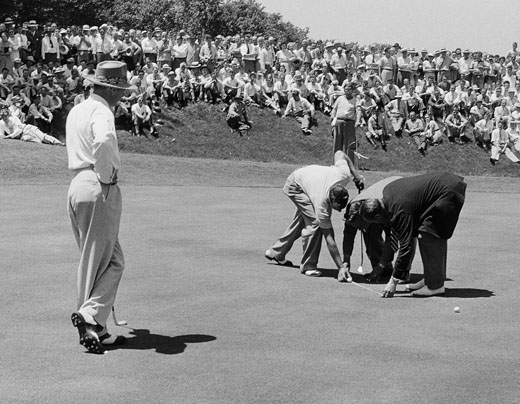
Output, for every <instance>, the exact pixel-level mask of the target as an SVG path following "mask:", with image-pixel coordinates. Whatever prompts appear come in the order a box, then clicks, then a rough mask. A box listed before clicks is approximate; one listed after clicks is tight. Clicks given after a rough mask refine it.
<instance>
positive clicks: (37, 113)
mask: <svg viewBox="0 0 520 404" xmlns="http://www.w3.org/2000/svg"><path fill="white" fill-rule="evenodd" d="M53 118H54V115H53V114H52V112H51V111H49V110H48V109H47V108H45V107H44V106H43V105H41V98H40V96H39V95H37V96H36V97H34V98H33V99H32V103H31V105H30V106H29V112H28V114H27V122H28V123H30V124H32V125H35V126H37V127H38V129H40V130H41V131H42V132H49V131H50V128H51V122H52V120H53Z"/></svg>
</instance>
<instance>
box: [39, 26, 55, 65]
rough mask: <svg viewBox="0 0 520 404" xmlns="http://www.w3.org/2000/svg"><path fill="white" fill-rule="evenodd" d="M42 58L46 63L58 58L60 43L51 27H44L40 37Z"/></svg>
mask: <svg viewBox="0 0 520 404" xmlns="http://www.w3.org/2000/svg"><path fill="white" fill-rule="evenodd" d="M41 52H42V58H43V60H44V61H45V63H46V64H49V62H56V61H58V60H59V59H60V45H59V43H58V38H56V36H55V35H54V33H53V30H52V28H51V27H46V28H45V31H44V35H43V38H42V49H41Z"/></svg>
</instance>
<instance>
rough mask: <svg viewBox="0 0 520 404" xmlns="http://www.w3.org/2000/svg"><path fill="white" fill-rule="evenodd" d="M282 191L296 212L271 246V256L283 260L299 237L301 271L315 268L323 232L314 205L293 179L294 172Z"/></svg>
mask: <svg viewBox="0 0 520 404" xmlns="http://www.w3.org/2000/svg"><path fill="white" fill-rule="evenodd" d="M283 192H284V193H285V195H287V196H288V197H289V198H290V199H291V201H292V202H293V203H294V204H295V205H296V212H295V214H294V218H293V220H292V222H291V223H290V224H289V227H287V229H286V230H285V232H284V234H283V235H282V236H281V237H280V238H278V240H276V242H275V243H274V244H273V246H272V247H271V251H272V253H273V257H274V258H275V259H277V260H279V261H283V260H284V259H285V256H286V255H287V253H288V252H289V251H290V250H291V248H292V246H293V244H294V242H295V241H296V240H298V238H300V237H301V238H302V242H303V257H302V260H301V265H300V269H301V270H302V271H307V270H310V269H316V268H317V267H318V259H319V256H320V251H321V240H322V236H323V233H322V232H321V230H320V228H319V226H318V225H317V224H316V214H315V212H314V206H313V205H312V202H311V200H310V199H309V197H308V196H307V195H306V194H305V193H304V192H303V190H302V189H301V187H300V186H299V185H298V184H297V183H296V181H294V174H291V175H290V176H289V178H287V181H286V182H285V186H284V187H283Z"/></svg>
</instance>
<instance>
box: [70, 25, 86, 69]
mask: <svg viewBox="0 0 520 404" xmlns="http://www.w3.org/2000/svg"><path fill="white" fill-rule="evenodd" d="M89 34H90V27H89V26H88V25H83V26H82V27H81V30H78V32H77V34H76V35H75V36H74V37H73V38H72V42H73V46H75V47H76V50H77V53H76V58H77V63H78V64H80V63H81V62H82V61H84V62H88V61H89V58H90V53H89V50H90V48H91V43H90V35H89Z"/></svg>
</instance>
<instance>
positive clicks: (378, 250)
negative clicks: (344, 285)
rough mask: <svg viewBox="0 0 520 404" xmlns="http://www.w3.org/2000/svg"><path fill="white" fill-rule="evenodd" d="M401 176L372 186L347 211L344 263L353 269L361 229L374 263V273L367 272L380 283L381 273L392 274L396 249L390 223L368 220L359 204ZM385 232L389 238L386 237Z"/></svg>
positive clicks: (344, 231)
mask: <svg viewBox="0 0 520 404" xmlns="http://www.w3.org/2000/svg"><path fill="white" fill-rule="evenodd" d="M399 178H401V177H398V176H394V177H389V178H386V179H384V180H382V181H379V182H377V183H376V184H374V185H372V186H371V187H368V188H367V189H366V190H365V191H363V192H361V193H360V194H359V195H357V196H356V197H355V198H354V199H352V201H350V202H349V204H348V206H347V209H346V211H345V226H344V228H343V262H344V263H345V264H346V265H347V266H348V268H349V269H350V257H351V256H352V251H353V249H354V241H355V239H356V234H357V232H358V230H361V234H362V237H363V241H364V243H365V248H366V254H367V256H368V258H369V260H370V264H371V266H372V272H371V273H369V274H367V275H366V278H367V279H368V281H369V282H378V281H379V278H380V277H381V276H390V275H391V274H392V270H393V267H392V261H393V259H394V252H395V251H394V249H395V248H396V246H392V237H391V229H390V226H385V225H383V224H380V223H365V222H363V221H362V220H361V217H360V215H359V207H360V205H361V203H362V202H363V200H365V199H367V198H375V197H377V196H378V195H381V192H382V189H383V188H384V187H385V186H386V185H387V184H389V183H390V182H393V181H395V180H398V179H399ZM383 233H384V234H385V237H384V239H383Z"/></svg>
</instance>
